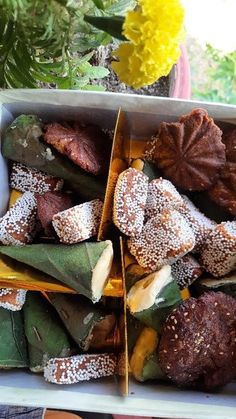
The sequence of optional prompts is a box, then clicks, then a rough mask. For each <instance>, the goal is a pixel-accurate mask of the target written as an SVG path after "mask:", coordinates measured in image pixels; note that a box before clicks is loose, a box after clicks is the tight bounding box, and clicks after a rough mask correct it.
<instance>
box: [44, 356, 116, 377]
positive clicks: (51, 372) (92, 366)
mask: <svg viewBox="0 0 236 419" xmlns="http://www.w3.org/2000/svg"><path fill="white" fill-rule="evenodd" d="M116 363H117V359H116V356H115V355H114V354H91V355H87V354H86V355H77V356H72V357H69V358H53V359H50V360H49V361H48V363H47V365H46V367H45V368H44V378H45V380H46V381H49V382H51V383H55V384H75V383H78V382H79V381H89V380H91V379H95V378H101V377H107V376H111V375H114V373H115V369H116ZM68 364H69V366H68Z"/></svg>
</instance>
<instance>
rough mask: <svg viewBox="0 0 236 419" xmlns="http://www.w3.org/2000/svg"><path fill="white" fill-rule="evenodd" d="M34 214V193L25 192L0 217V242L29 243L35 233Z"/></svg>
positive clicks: (35, 212) (14, 244)
mask: <svg viewBox="0 0 236 419" xmlns="http://www.w3.org/2000/svg"><path fill="white" fill-rule="evenodd" d="M36 214H37V202H36V198H35V195H34V194H33V193H31V192H25V193H24V194H23V195H22V196H21V197H20V198H19V199H18V200H17V201H16V203H15V205H13V206H12V207H11V208H10V209H9V211H7V213H6V214H5V215H4V216H3V217H2V218H0V242H1V243H2V244H5V245H7V246H10V245H13V246H21V245H24V244H26V243H31V242H32V240H33V238H34V235H35V233H36V227H37V223H36Z"/></svg>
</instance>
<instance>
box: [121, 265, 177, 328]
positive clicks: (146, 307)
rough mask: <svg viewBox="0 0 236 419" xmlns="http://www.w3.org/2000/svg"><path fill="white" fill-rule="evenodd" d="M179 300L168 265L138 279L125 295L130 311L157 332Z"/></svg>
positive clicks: (174, 281)
mask: <svg viewBox="0 0 236 419" xmlns="http://www.w3.org/2000/svg"><path fill="white" fill-rule="evenodd" d="M180 302H181V295H180V290H179V288H178V285H177V282H176V280H175V279H174V278H173V277H172V276H171V267H170V266H169V265H165V266H163V267H162V268H161V269H160V270H159V271H158V272H154V273H152V274H150V275H148V276H146V277H145V278H143V279H140V280H139V281H138V282H136V284H135V285H133V287H132V288H131V289H130V291H129V293H128V295H127V305H128V307H129V310H130V313H131V314H132V315H133V316H134V317H135V318H136V319H138V320H140V321H141V322H142V323H144V324H145V325H146V326H150V327H152V328H153V329H155V330H157V332H160V331H161V328H162V325H163V322H164V321H165V319H166V317H167V316H168V314H169V313H170V312H171V311H172V310H173V309H174V307H176V306H177V305H178V304H179V303H180Z"/></svg>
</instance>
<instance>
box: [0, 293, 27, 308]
mask: <svg viewBox="0 0 236 419" xmlns="http://www.w3.org/2000/svg"><path fill="white" fill-rule="evenodd" d="M26 292H27V291H25V290H16V289H13V288H0V307H3V308H5V309H7V310H11V311H18V310H21V309H22V307H23V305H24V303H25V297H26Z"/></svg>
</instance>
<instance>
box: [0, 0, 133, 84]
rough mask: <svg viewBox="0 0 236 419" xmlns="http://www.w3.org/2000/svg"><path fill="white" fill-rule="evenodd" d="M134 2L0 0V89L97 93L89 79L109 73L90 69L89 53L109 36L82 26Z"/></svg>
mask: <svg viewBox="0 0 236 419" xmlns="http://www.w3.org/2000/svg"><path fill="white" fill-rule="evenodd" d="M134 5H135V2H134V0H47V1H44V0H0V87H2V88H6V87H11V88H23V87H28V88H35V87H40V86H44V85H48V84H49V85H51V86H53V87H57V88H61V89H81V88H82V89H87V90H88V89H101V86H96V85H91V84H90V82H91V80H93V79H99V78H103V77H105V76H106V75H107V74H108V73H109V72H108V70H107V69H105V68H103V67H101V66H93V65H92V64H91V58H92V56H93V54H94V50H95V49H96V48H97V47H99V46H100V45H106V44H107V43H109V42H110V41H111V37H110V36H109V35H108V34H106V33H104V32H101V31H99V30H97V29H95V28H93V27H92V26H91V25H90V24H88V23H86V22H85V21H84V15H85V14H93V15H95V16H110V15H120V14H124V13H125V12H126V11H127V10H128V9H130V8H133V7H134Z"/></svg>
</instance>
